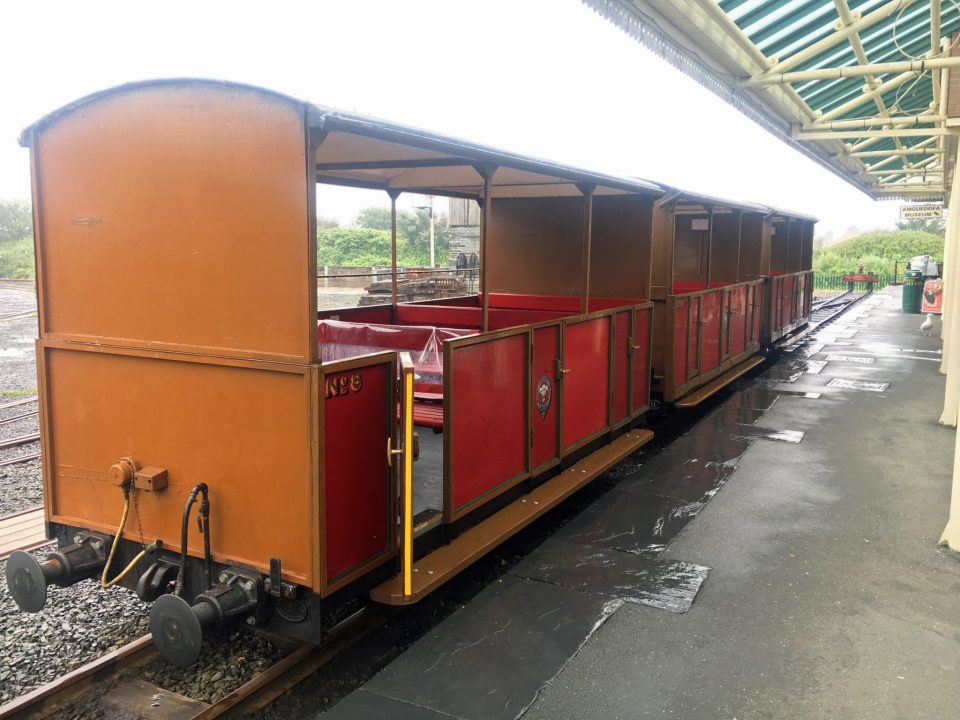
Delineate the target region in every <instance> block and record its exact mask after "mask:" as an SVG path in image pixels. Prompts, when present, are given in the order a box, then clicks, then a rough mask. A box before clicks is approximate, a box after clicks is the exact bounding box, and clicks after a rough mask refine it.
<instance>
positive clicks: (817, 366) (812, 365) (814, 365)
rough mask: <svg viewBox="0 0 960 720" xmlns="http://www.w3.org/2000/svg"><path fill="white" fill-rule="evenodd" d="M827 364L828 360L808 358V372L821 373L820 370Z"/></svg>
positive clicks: (812, 373)
mask: <svg viewBox="0 0 960 720" xmlns="http://www.w3.org/2000/svg"><path fill="white" fill-rule="evenodd" d="M826 366H827V361H826V360H807V373H808V374H810V375H819V374H820V371H821V370H823V369H824V368H825V367H826Z"/></svg>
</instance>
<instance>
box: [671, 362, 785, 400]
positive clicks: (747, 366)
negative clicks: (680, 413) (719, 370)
mask: <svg viewBox="0 0 960 720" xmlns="http://www.w3.org/2000/svg"><path fill="white" fill-rule="evenodd" d="M764 360H766V358H765V357H762V356H754V357H752V358H750V359H749V360H747V361H746V362H744V363H742V364H740V365H737V366H736V367H734V368H732V369H730V370H728V371H727V372H725V373H724V374H723V375H721V376H720V377H718V378H717V379H716V380H713V381H712V382H708V383H707V384H706V385H704V386H703V387H701V388H699V389H698V390H697V391H696V392H692V393H690V394H689V395H687V396H686V397H684V398H682V399H680V400H677V402H675V403H674V405H676V407H678V408H692V407H696V406H697V405H699V404H700V403H702V402H703V401H704V400H706V399H707V398H708V397H710V396H711V395H713V394H714V393H717V392H719V391H720V390H723V388H725V387H726V386H727V385H729V384H730V383H732V382H733V381H734V380H736V379H737V378H738V377H740V376H741V375H744V374H745V373H747V372H749V371H750V370H752V369H753V368H755V367H756V366H757V365H759V364H760V363H762V362H763V361H764Z"/></svg>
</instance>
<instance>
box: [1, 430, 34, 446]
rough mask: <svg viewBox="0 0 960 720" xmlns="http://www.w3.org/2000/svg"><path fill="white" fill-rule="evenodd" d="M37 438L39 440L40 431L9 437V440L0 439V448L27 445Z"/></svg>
mask: <svg viewBox="0 0 960 720" xmlns="http://www.w3.org/2000/svg"><path fill="white" fill-rule="evenodd" d="M38 440H40V433H31V434H30V435H21V436H20V437H15V438H10V439H9V440H0V450H6V449H7V448H13V447H18V446H20V445H27V444H28V443H32V442H37V441H38Z"/></svg>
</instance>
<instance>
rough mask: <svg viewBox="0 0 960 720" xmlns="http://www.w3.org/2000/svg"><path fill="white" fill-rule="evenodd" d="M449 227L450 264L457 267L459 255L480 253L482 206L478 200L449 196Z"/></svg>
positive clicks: (468, 255)
mask: <svg viewBox="0 0 960 720" xmlns="http://www.w3.org/2000/svg"><path fill="white" fill-rule="evenodd" d="M448 202H449V203H450V209H449V215H448V217H447V227H448V228H449V229H450V234H451V235H452V237H451V238H450V257H449V260H448V265H450V266H451V267H456V264H457V257H458V256H459V255H460V253H463V254H464V256H465V257H466V258H468V259H469V258H470V256H471V255H475V254H476V255H479V253H480V206H479V205H478V204H477V202H476V200H466V199H463V198H449V200H448Z"/></svg>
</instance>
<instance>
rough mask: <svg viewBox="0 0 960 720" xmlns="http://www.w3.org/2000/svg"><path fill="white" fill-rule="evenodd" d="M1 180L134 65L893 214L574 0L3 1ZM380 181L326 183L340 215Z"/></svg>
mask: <svg viewBox="0 0 960 720" xmlns="http://www.w3.org/2000/svg"><path fill="white" fill-rule="evenodd" d="M0 27H2V28H3V30H4V32H3V40H2V42H0V62H2V65H0V67H2V68H3V70H4V83H3V89H4V90H3V101H2V105H0V197H2V198H27V197H29V194H30V172H29V161H28V157H27V152H26V150H24V149H23V148H21V147H20V146H19V145H18V144H17V142H16V140H17V136H18V134H19V132H20V130H21V129H22V128H24V127H25V126H27V125H29V124H30V123H32V122H33V121H35V120H36V119H37V118H39V117H40V116H42V115H44V114H46V113H48V112H50V111H52V110H54V109H56V108H58V107H59V106H61V105H64V104H66V103H68V102H70V101H72V100H74V99H76V98H78V97H80V96H82V95H85V94H88V93H91V92H94V91H97V90H101V89H103V88H107V87H110V86H113V85H117V84H120V83H124V82H130V81H134V80H144V79H149V78H159V77H185V76H190V77H209V78H216V79H225V80H234V81H239V82H245V83H250V84H254V85H261V86H264V87H268V88H271V89H274V90H278V91H281V92H285V93H288V94H290V95H294V96H296V97H300V98H303V99H306V100H310V101H313V102H316V103H319V104H323V105H332V106H336V107H339V108H342V109H347V110H354V111H358V112H363V113H368V114H372V115H377V116H380V117H383V118H387V119H390V120H395V121H398V122H403V123H408V124H412V125H417V126H420V127H423V128H427V129H430V130H435V131H438V132H441V133H445V134H450V135H456V136H460V137H463V138H466V139H468V140H472V141H475V142H479V143H485V144H489V145H494V146H498V147H502V148H504V149H507V150H512V151H516V152H520V153H523V154H530V155H538V156H541V157H545V158H549V159H552V160H558V161H561V162H566V163H571V164H574V165H579V166H583V167H586V168H588V169H591V170H598V171H606V172H612V173H617V174H624V175H639V176H642V177H647V178H650V179H653V180H662V181H663V182H667V183H670V184H674V185H679V186H681V187H684V188H688V189H691V190H699V191H701V192H706V193H711V194H715V195H721V196H724V197H730V198H735V199H742V200H752V201H756V202H762V203H767V204H771V205H775V206H780V207H786V208H791V209H795V210H798V211H803V212H806V213H809V214H812V215H816V216H818V217H819V218H821V224H820V226H819V228H818V232H826V231H828V230H830V231H833V232H834V233H836V234H841V233H843V232H844V231H845V230H846V229H847V228H848V227H849V226H851V225H856V226H858V227H859V228H860V229H869V228H876V227H890V226H892V224H893V222H894V221H895V219H896V217H897V213H898V207H899V205H898V203H896V202H889V201H887V202H874V201H873V200H871V199H869V198H868V197H867V196H866V195H864V194H862V193H861V192H859V191H858V190H856V189H855V188H853V187H852V186H850V185H848V184H846V183H845V182H843V181H842V180H840V179H839V178H837V177H836V176H834V175H833V174H832V173H830V172H828V171H826V170H824V169H822V168H821V167H819V166H818V165H816V164H815V163H813V162H812V161H810V160H807V159H806V158H804V157H803V156H802V155H800V154H799V153H797V152H796V151H794V150H792V149H791V148H789V147H788V146H787V145H785V144H783V143H782V142H780V141H779V140H777V139H775V138H774V137H772V136H771V135H769V134H768V133H766V132H765V131H763V130H762V129H761V128H759V127H758V126H757V125H755V124H753V123H752V122H750V121H749V120H747V119H746V118H745V117H743V116H742V115H740V114H739V113H738V112H736V111H735V110H733V109H731V108H729V107H728V106H727V105H725V104H724V103H723V102H722V101H721V100H719V99H718V98H716V97H715V96H714V95H712V94H711V93H709V92H708V91H707V90H705V89H703V88H701V87H700V86H699V85H697V84H696V83H695V82H693V81H692V80H689V79H688V78H687V77H686V76H685V75H682V74H681V73H680V72H678V71H677V70H674V69H673V68H672V67H671V66H669V65H667V64H666V63H664V62H663V61H661V60H660V59H658V58H656V57H655V56H653V55H652V54H651V53H649V52H648V51H646V50H645V49H643V48H642V47H641V46H640V45H639V44H637V43H636V42H635V41H634V40H632V39H630V38H628V37H627V36H626V35H625V34H624V33H622V32H621V31H620V30H618V29H617V28H615V27H614V26H613V25H611V24H610V23H608V22H607V21H605V20H603V19H602V18H600V17H599V16H598V15H596V14H594V13H593V12H592V11H591V10H589V9H588V8H586V7H585V6H584V5H582V4H581V3H580V2H579V0H485V2H481V3H476V2H471V3H467V2H463V1H462V0H445V1H441V0H406V1H404V2H401V1H398V0H392V1H386V0H385V1H378V0H364V1H363V2H343V1H341V2H334V1H326V2H325V1H323V0H315V1H314V2H282V0H274V1H273V2H270V3H263V2H260V3H252V2H251V3H248V2H241V1H237V0H234V1H232V2H210V1H208V2H198V1H197V0H192V1H190V2H181V1H179V0H166V1H165V2H153V3H147V2H132V1H130V0H128V1H127V2H96V1H95V0H89V1H87V2H50V1H47V0H29V1H27V2H2V3H0ZM373 202H377V203H385V202H386V198H385V194H383V197H381V194H380V193H370V194H362V195H361V197H359V198H357V197H350V196H347V195H346V194H345V193H343V192H329V193H321V195H320V196H319V202H318V212H319V213H320V214H323V215H327V216H332V217H337V218H339V219H341V220H343V221H349V220H350V219H352V217H353V214H354V213H355V212H356V209H357V208H358V207H360V206H362V205H368V204H372V203H373Z"/></svg>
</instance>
